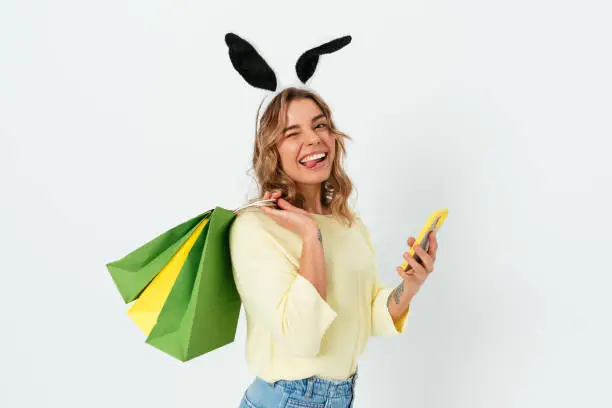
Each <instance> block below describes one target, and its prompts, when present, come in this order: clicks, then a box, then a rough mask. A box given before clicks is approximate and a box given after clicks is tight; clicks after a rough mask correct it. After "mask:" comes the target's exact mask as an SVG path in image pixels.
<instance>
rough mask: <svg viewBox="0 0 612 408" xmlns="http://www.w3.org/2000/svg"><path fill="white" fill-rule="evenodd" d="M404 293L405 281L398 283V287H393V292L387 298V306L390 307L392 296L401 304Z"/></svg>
mask: <svg viewBox="0 0 612 408" xmlns="http://www.w3.org/2000/svg"><path fill="white" fill-rule="evenodd" d="M402 293H404V281H402V283H400V284H399V285H397V287H396V288H395V289H393V292H391V294H390V295H389V298H388V299H387V307H389V304H390V303H391V297H393V299H394V300H395V304H396V305H399V302H400V297H401V296H402Z"/></svg>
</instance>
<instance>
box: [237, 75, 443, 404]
mask: <svg viewBox="0 0 612 408" xmlns="http://www.w3.org/2000/svg"><path fill="white" fill-rule="evenodd" d="M345 138H348V139H350V137H349V136H348V135H346V134H344V133H342V132H341V131H339V130H338V129H337V128H336V127H335V125H334V122H333V120H332V114H331V111H330V108H329V106H328V105H327V104H326V103H325V101H324V100H322V99H321V97H320V96H319V95H317V94H316V93H314V92H312V91H309V90H307V89H300V88H294V87H290V88H287V89H284V90H283V91H282V92H281V93H279V94H278V95H276V96H275V98H274V99H273V100H272V101H271V102H270V104H269V106H268V107H267V109H266V110H265V111H264V113H263V115H262V117H261V120H260V128H259V130H258V132H257V134H256V137H255V150H254V157H253V169H254V171H255V175H256V179H257V182H258V185H259V187H260V191H261V194H260V196H261V197H260V198H264V199H270V198H271V199H275V200H276V204H277V206H278V208H277V209H275V208H266V207H259V208H258V207H255V208H249V209H247V210H245V211H243V212H242V213H240V214H239V215H238V216H237V217H236V219H235V221H234V223H233V225H232V227H231V229H230V251H231V258H232V263H233V268H234V279H235V282H236V286H237V289H238V292H239V294H240V296H241V299H242V302H243V305H244V308H245V312H246V321H247V344H246V357H247V362H248V365H249V368H250V369H251V370H252V371H253V372H254V373H255V374H256V377H255V379H254V381H253V382H252V384H251V385H250V386H249V387H248V388H247V389H246V391H245V393H244V395H243V398H242V401H241V404H240V407H241V408H276V407H284V408H297V407H301V408H304V407H306V408H324V407H327V408H332V407H333V408H348V407H352V406H353V396H354V385H355V379H356V375H357V360H358V357H359V355H360V354H361V353H362V351H363V350H364V348H365V346H366V343H367V340H368V338H369V336H379V335H383V336H393V335H398V334H400V333H402V332H403V331H404V328H405V325H406V318H407V314H408V310H409V305H410V302H411V300H412V299H413V297H414V296H415V295H416V293H417V292H418V291H419V289H420V287H421V285H422V284H423V282H424V281H425V279H426V278H427V276H428V275H429V274H430V273H431V272H432V271H433V268H434V265H433V264H434V260H435V257H436V251H437V248H438V245H437V241H436V237H435V234H434V233H433V232H432V233H431V236H430V248H429V251H428V252H425V251H424V250H422V249H421V248H420V247H419V246H418V245H417V246H416V247H415V248H416V253H417V254H418V255H419V257H420V258H421V260H422V264H421V263H418V262H417V261H416V260H415V259H414V258H413V257H411V256H410V255H409V254H408V253H404V258H405V259H407V260H408V262H409V263H410V265H411V266H412V270H410V272H408V273H406V272H404V271H402V269H401V267H399V266H398V267H397V272H398V274H399V275H400V276H401V277H402V282H401V284H400V285H399V286H397V287H396V288H395V289H393V288H387V287H385V286H384V285H383V284H382V282H381V281H380V279H379V275H378V270H377V266H376V259H375V255H374V248H373V246H372V242H371V240H370V235H369V232H368V229H367V228H366V227H365V225H364V224H363V222H362V220H361V218H360V217H359V216H358V215H357V214H356V213H355V212H354V211H352V209H350V208H349V205H348V202H347V201H348V198H349V196H350V194H351V191H352V185H351V181H350V179H349V177H348V176H347V175H346V173H345V171H344V170H343V168H342V155H343V154H344V153H345V145H344V139H345ZM414 240H415V239H414V238H413V237H410V238H409V239H408V245H409V246H412V244H413V243H414Z"/></svg>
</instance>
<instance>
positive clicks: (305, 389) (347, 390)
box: [273, 371, 357, 397]
mask: <svg viewBox="0 0 612 408" xmlns="http://www.w3.org/2000/svg"><path fill="white" fill-rule="evenodd" d="M356 381H357V371H355V373H354V374H353V375H351V376H350V377H349V378H347V379H346V380H332V379H327V378H321V377H317V376H312V377H308V378H303V379H301V380H278V381H275V382H274V383H273V386H274V387H281V388H283V389H285V390H286V391H287V392H290V393H291V392H297V393H299V394H301V395H304V396H311V395H320V396H323V397H329V396H334V395H338V396H348V395H353V390H354V388H355V382H356Z"/></svg>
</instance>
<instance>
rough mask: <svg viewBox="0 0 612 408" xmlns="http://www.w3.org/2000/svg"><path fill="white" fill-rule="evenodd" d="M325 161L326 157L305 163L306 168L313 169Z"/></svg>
mask: <svg viewBox="0 0 612 408" xmlns="http://www.w3.org/2000/svg"><path fill="white" fill-rule="evenodd" d="M323 160H325V157H322V158H320V159H316V160H310V161H307V162H305V163H304V166H306V167H308V168H309V169H312V168H313V167H314V166H315V165H317V164H318V163H319V162H322V161H323Z"/></svg>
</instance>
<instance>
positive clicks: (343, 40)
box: [225, 33, 351, 123]
mask: <svg viewBox="0 0 612 408" xmlns="http://www.w3.org/2000/svg"><path fill="white" fill-rule="evenodd" d="M350 42H351V36H350V35H346V36H344V37H340V38H336V39H335V40H332V41H329V42H326V43H325V44H322V45H319V46H318V47H315V48H312V49H310V50H308V51H306V52H304V53H303V54H302V55H301V56H300V58H298V60H297V62H296V64H295V72H296V73H297V76H298V78H299V80H300V82H301V83H300V82H294V83H292V84H288V85H284V84H281V85H280V86H279V85H278V78H277V77H276V75H275V74H274V71H273V70H272V68H270V66H269V65H268V64H267V63H266V61H265V60H264V59H263V57H262V56H261V55H259V53H258V52H257V51H256V50H255V48H254V47H253V46H252V45H251V44H250V43H249V42H248V41H246V40H245V39H243V38H240V37H239V36H237V35H236V34H234V33H227V34H226V35H225V43H226V44H227V46H228V48H229V57H230V60H231V61H232V65H233V66H234V69H235V70H236V71H238V73H239V74H240V75H241V76H242V77H243V78H244V80H245V81H247V82H248V83H249V84H250V85H251V86H253V87H255V88H261V89H265V90H268V91H271V93H270V94H268V95H266V96H265V97H264V101H262V106H261V108H260V115H259V116H260V117H258V118H257V123H259V121H260V118H261V114H262V113H263V112H265V110H266V107H267V105H268V104H269V103H270V102H271V101H272V99H274V96H276V95H278V94H279V93H280V92H282V91H283V90H284V89H287V88H289V87H297V88H304V89H309V86H308V85H307V82H308V80H309V79H310V78H311V77H312V75H313V74H314V72H315V70H316V68H317V64H318V63H319V57H320V56H321V55H323V54H331V53H332V52H336V51H338V50H340V49H342V48H344V47H345V46H346V45H348V44H349V43H350ZM266 98H267V100H266ZM264 102H265V103H264Z"/></svg>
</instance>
